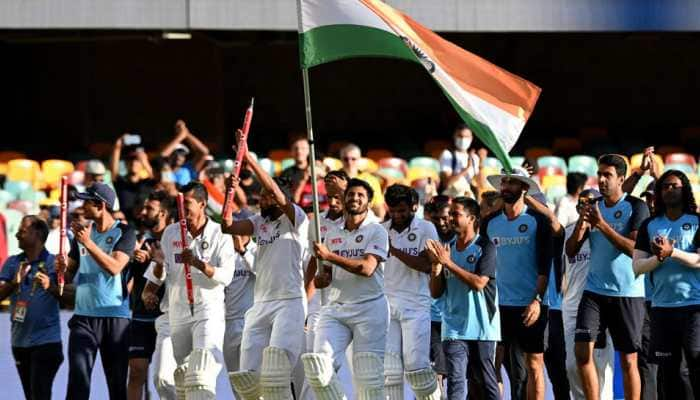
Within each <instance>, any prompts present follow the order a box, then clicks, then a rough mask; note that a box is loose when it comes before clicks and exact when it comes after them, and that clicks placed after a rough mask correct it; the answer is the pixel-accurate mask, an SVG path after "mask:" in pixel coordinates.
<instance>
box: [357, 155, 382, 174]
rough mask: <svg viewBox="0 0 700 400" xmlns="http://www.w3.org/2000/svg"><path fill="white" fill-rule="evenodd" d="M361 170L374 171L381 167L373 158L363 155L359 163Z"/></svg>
mask: <svg viewBox="0 0 700 400" xmlns="http://www.w3.org/2000/svg"><path fill="white" fill-rule="evenodd" d="M359 168H360V171H362V172H369V173H374V172H376V171H377V170H378V169H379V165H378V164H377V163H376V162H375V161H374V160H372V159H369V158H367V157H362V158H361V159H360V163H359Z"/></svg>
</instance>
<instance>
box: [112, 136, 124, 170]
mask: <svg viewBox="0 0 700 400" xmlns="http://www.w3.org/2000/svg"><path fill="white" fill-rule="evenodd" d="M123 146H124V135H121V136H119V137H118V138H117V141H116V142H114V148H113V149H112V158H111V159H110V160H109V172H110V173H111V174H112V179H117V177H118V176H119V161H120V160H121V157H122V147H123Z"/></svg>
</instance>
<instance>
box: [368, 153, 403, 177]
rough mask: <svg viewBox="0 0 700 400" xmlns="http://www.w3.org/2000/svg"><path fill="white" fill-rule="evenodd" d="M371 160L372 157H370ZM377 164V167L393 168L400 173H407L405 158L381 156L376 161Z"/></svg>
mask: <svg viewBox="0 0 700 400" xmlns="http://www.w3.org/2000/svg"><path fill="white" fill-rule="evenodd" d="M370 159H371V160H373V158H370ZM377 164H378V165H379V168H394V169H397V170H399V171H401V173H403V174H404V176H405V175H406V174H407V173H408V164H407V163H406V160H404V159H402V158H396V157H390V158H382V159H381V160H379V161H377Z"/></svg>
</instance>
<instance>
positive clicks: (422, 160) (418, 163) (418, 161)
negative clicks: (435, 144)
mask: <svg viewBox="0 0 700 400" xmlns="http://www.w3.org/2000/svg"><path fill="white" fill-rule="evenodd" d="M408 167H409V170H410V168H416V167H422V168H430V169H432V170H433V171H435V172H436V173H440V161H438V160H436V159H434V158H432V157H414V158H412V159H411V161H409V162H408Z"/></svg>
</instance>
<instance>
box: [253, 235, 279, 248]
mask: <svg viewBox="0 0 700 400" xmlns="http://www.w3.org/2000/svg"><path fill="white" fill-rule="evenodd" d="M279 238H280V233H279V232H276V233H275V234H274V235H272V236H271V237H270V238H269V239H260V240H259V241H258V246H267V245H270V244H272V243H274V242H275V240H277V239H279Z"/></svg>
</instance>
